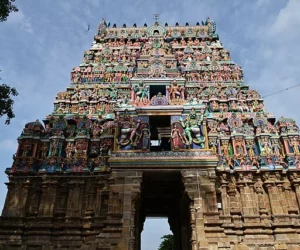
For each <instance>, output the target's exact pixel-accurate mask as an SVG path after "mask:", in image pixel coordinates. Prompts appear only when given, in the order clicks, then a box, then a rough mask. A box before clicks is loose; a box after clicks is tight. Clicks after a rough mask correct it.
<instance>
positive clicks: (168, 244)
mask: <svg viewBox="0 0 300 250" xmlns="http://www.w3.org/2000/svg"><path fill="white" fill-rule="evenodd" d="M161 239H162V242H161V243H160V245H159V248H158V250H175V239H174V235H172V234H167V235H164V236H163V237H161Z"/></svg>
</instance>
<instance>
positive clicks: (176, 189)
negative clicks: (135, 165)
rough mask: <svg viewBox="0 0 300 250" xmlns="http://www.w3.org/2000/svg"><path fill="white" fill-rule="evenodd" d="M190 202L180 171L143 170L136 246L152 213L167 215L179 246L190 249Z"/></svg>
mask: <svg viewBox="0 0 300 250" xmlns="http://www.w3.org/2000/svg"><path fill="white" fill-rule="evenodd" d="M189 205H190V200H189V198H188V196H187V195H186V193H185V190H184V186H183V183H182V180H181V173H180V171H149V172H144V173H143V179H142V184H141V199H140V204H139V207H138V210H139V213H138V214H139V218H137V224H138V225H136V228H137V229H139V232H137V234H138V241H137V242H138V243H139V244H137V248H136V249H140V245H141V244H140V240H141V232H142V231H143V225H144V222H145V219H146V218H149V217H161V218H168V222H169V224H170V230H171V231H172V233H173V235H174V238H175V243H176V250H189V249H191V248H190V240H189V239H190V234H191V233H190V226H189V225H190V215H189Z"/></svg>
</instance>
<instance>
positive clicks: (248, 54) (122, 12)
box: [0, 0, 300, 250]
mask: <svg viewBox="0 0 300 250" xmlns="http://www.w3.org/2000/svg"><path fill="white" fill-rule="evenodd" d="M16 4H17V5H18V7H19V12H18V13H13V14H11V16H10V17H9V18H8V21H6V22H4V23H0V51H1V57H0V69H1V70H2V72H1V78H2V80H1V81H0V83H6V84H9V85H11V86H14V87H16V88H17V89H18V91H19V93H20V95H19V96H18V97H17V98H16V104H15V114H16V118H15V119H14V120H13V121H12V123H11V125H9V126H7V125H5V124H4V122H5V118H1V119H0V159H1V165H0V187H1V190H2V191H1V192H0V206H2V205H3V203H4V198H5V195H6V187H5V185H4V184H3V183H4V182H5V181H7V178H6V175H5V174H4V170H5V168H6V167H10V166H11V164H12V155H13V154H14V153H15V152H16V149H17V140H16V139H17V137H18V136H19V135H20V133H21V131H22V129H23V127H24V125H25V123H27V122H29V121H33V120H36V119H39V120H42V119H43V117H44V116H46V115H47V114H49V113H50V112H52V110H53V101H54V99H55V95H56V93H57V92H59V91H64V90H65V88H66V87H67V86H68V84H69V82H70V81H69V79H70V71H71V69H72V67H74V66H76V65H78V64H79V63H81V61H82V57H83V53H84V51H85V50H87V49H89V47H90V45H91V43H92V41H93V35H94V33H95V32H96V29H97V26H98V24H99V22H100V21H101V19H102V17H104V18H106V19H107V20H109V21H110V22H111V23H112V24H113V23H116V24H117V25H118V26H121V25H122V24H123V23H126V24H127V26H131V25H133V23H136V24H137V25H138V26H141V25H143V24H144V23H145V22H146V23H148V25H149V24H152V23H153V18H152V15H153V14H155V13H159V14H160V22H161V23H162V24H164V23H165V22H168V23H169V25H173V24H175V22H179V23H180V24H185V22H189V23H190V24H195V23H196V22H197V21H201V20H205V18H206V17H207V16H209V17H210V18H211V19H213V20H215V21H216V23H217V29H218V33H219V35H220V39H221V41H222V42H223V45H224V47H225V48H227V49H229V50H230V52H231V56H232V58H233V60H234V61H235V62H237V63H238V64H239V65H241V66H242V67H243V69H244V75H245V79H246V82H247V83H248V84H249V85H250V87H251V88H252V89H257V90H259V92H260V93H261V94H262V96H264V95H266V94H269V93H272V92H274V91H277V90H280V89H284V88H287V87H289V86H293V85H295V84H298V83H299V77H300V70H299V66H300V56H299V55H300V43H299V40H300V33H299V32H298V27H299V26H300V15H299V9H300V1H299V0H226V1H224V0H205V1H202V0H185V1H178V0H176V1H167V0H152V1H141V0H139V1H138V0H133V1H126V0H118V1H112V0H101V1H98V0H59V1H58V0H57V1H53V0H43V1H36V0H26V1H20V0H16ZM88 24H89V25H90V26H91V30H90V31H89V32H85V30H86V29H87V26H88ZM299 96H300V87H299V88H295V89H293V90H290V91H286V92H283V93H281V94H278V95H273V96H271V97H268V98H266V101H265V104H266V107H267V110H268V111H269V112H271V113H274V114H275V115H276V117H277V118H279V117H280V116H285V117H292V118H295V119H296V120H297V121H298V124H299V121H300V112H299V111H298V106H297V103H298V99H299ZM145 250H146V248H145Z"/></svg>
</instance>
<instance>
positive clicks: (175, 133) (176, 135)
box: [171, 124, 185, 150]
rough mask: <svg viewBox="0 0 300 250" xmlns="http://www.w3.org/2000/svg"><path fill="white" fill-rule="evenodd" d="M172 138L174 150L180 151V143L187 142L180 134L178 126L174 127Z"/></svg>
mask: <svg viewBox="0 0 300 250" xmlns="http://www.w3.org/2000/svg"><path fill="white" fill-rule="evenodd" d="M171 138H172V144H173V149H174V150H178V149H180V141H182V142H185V140H184V138H183V136H182V134H181V133H180V130H179V128H177V125H176V124H174V125H173V129H172V131H171Z"/></svg>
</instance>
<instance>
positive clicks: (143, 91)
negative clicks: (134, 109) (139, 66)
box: [131, 81, 148, 101]
mask: <svg viewBox="0 0 300 250" xmlns="http://www.w3.org/2000/svg"><path fill="white" fill-rule="evenodd" d="M137 97H139V99H140V100H143V99H144V98H148V87H147V86H145V84H144V83H143V81H140V82H139V84H138V85H135V86H134V87H132V94H131V99H132V101H135V100H136V99H137Z"/></svg>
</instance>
